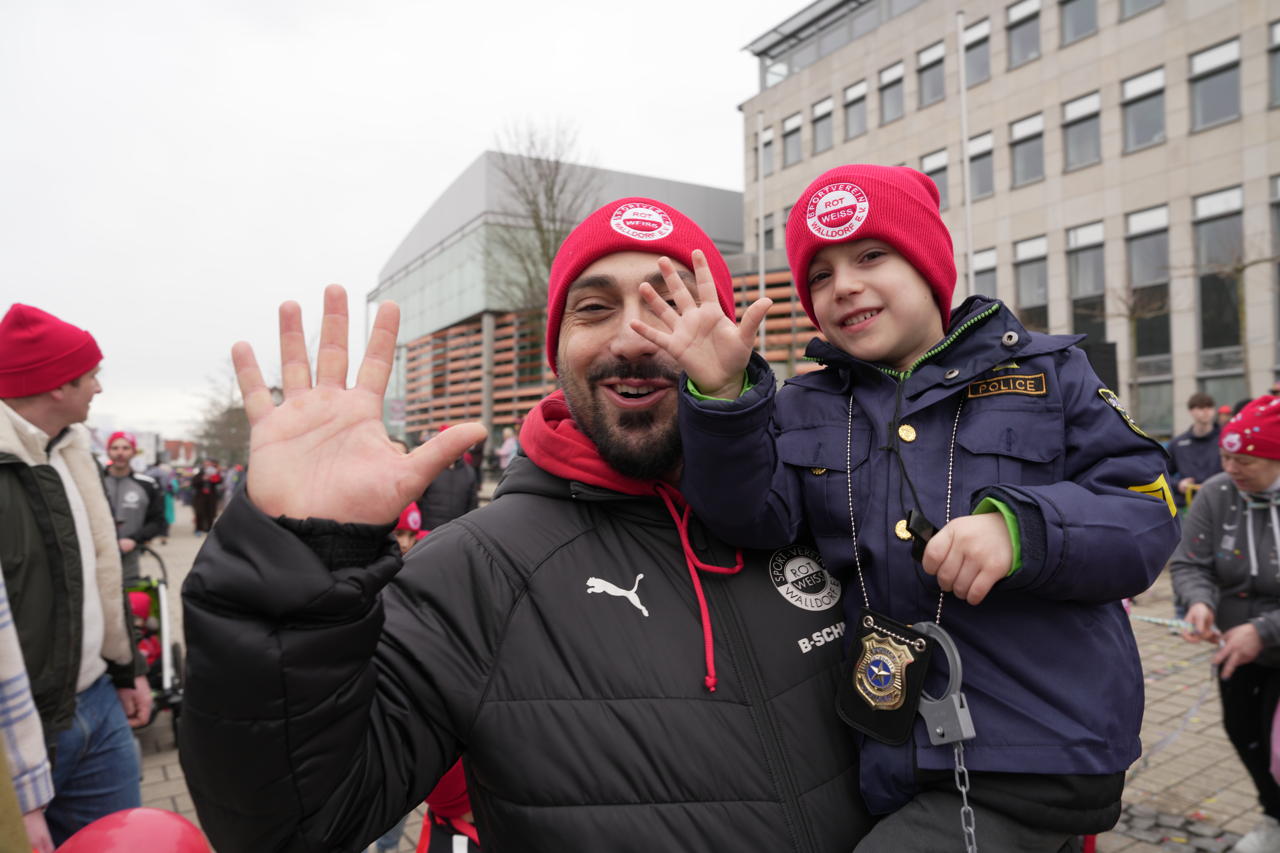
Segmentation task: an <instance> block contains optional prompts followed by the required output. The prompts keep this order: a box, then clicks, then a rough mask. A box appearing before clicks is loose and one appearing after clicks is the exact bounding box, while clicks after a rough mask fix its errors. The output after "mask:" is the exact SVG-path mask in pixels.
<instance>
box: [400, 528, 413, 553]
mask: <svg viewBox="0 0 1280 853" xmlns="http://www.w3.org/2000/svg"><path fill="white" fill-rule="evenodd" d="M417 541H418V532H417V531H416V530H397V531H396V542H397V543H398V544H399V545H400V553H401V554H408V553H409V549H410V548H412V547H413V543H415V542H417Z"/></svg>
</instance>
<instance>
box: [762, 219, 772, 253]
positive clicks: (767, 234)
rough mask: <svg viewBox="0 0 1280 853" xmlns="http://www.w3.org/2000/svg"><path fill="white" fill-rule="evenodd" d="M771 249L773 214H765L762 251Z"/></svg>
mask: <svg viewBox="0 0 1280 853" xmlns="http://www.w3.org/2000/svg"><path fill="white" fill-rule="evenodd" d="M772 248H773V214H772V213H766V214H765V215H764V249H765V251H766V252H767V251H769V250H770V249H772Z"/></svg>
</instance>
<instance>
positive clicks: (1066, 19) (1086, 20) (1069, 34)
mask: <svg viewBox="0 0 1280 853" xmlns="http://www.w3.org/2000/svg"><path fill="white" fill-rule="evenodd" d="M1058 13H1059V15H1060V20H1061V23H1060V28H1061V30H1062V43H1063V44H1064V45H1067V44H1071V43H1072V42H1073V41H1079V40H1080V39H1082V38H1084V37H1085V36H1088V35H1093V34H1094V33H1096V32H1097V31H1098V4H1097V0H1061V2H1060V3H1059V4H1058Z"/></svg>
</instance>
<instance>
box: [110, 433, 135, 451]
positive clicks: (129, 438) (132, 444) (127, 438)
mask: <svg viewBox="0 0 1280 853" xmlns="http://www.w3.org/2000/svg"><path fill="white" fill-rule="evenodd" d="M117 438H123V439H124V440H125V441H127V442H129V446H130V447H132V448H133V449H134V450H137V449H138V440H137V439H136V438H134V437H133V434H132V433H128V432H113V433H111V437H110V438H108V439H107V447H108V448H110V447H111V442H113V441H115V440H116V439H117Z"/></svg>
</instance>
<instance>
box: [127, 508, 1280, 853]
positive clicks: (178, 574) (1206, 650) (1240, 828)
mask: <svg viewBox="0 0 1280 853" xmlns="http://www.w3.org/2000/svg"><path fill="white" fill-rule="evenodd" d="M201 541H202V540H200V539H197V538H196V537H195V536H194V534H193V533H192V524H191V514H190V511H189V510H186V509H185V508H183V507H179V515H178V520H177V521H176V522H175V524H174V529H173V531H172V535H171V536H170V538H169V541H168V543H167V544H163V545H156V546H155V547H156V550H157V551H158V552H159V553H160V554H161V556H162V557H163V558H164V560H165V563H166V565H167V567H168V569H169V575H170V585H169V594H170V597H171V604H172V610H173V612H174V614H175V624H176V626H177V631H178V632H179V636H180V631H181V624H182V623H181V619H182V616H181V613H182V611H181V602H180V601H179V590H180V589H181V585H182V580H183V579H184V578H185V577H186V574H187V571H188V570H189V569H190V567H191V563H192V561H193V559H194V557H195V554H196V551H197V550H199V547H200V543H201ZM1172 609H1173V605H1172V593H1171V591H1170V587H1169V583H1168V579H1167V577H1165V576H1162V577H1161V578H1160V579H1159V580H1158V581H1157V582H1156V584H1155V586H1154V587H1152V589H1151V590H1150V591H1149V592H1147V593H1146V594H1144V595H1143V596H1141V598H1140V599H1139V600H1138V602H1137V603H1136V605H1135V606H1134V613H1135V614H1138V615H1143V616H1153V617H1161V618H1167V617H1169V616H1171V615H1172ZM1134 634H1135V635H1136V636H1137V639H1138V648H1139V651H1140V652H1141V654H1142V664H1143V672H1144V676H1145V679H1146V691H1147V701H1146V714H1145V716H1144V720H1143V725H1142V743H1143V747H1144V751H1145V754H1144V756H1143V758H1141V759H1139V761H1138V762H1137V763H1136V764H1135V765H1134V766H1133V768H1132V769H1131V770H1130V778H1129V782H1128V784H1127V785H1126V787H1125V794H1124V801H1125V811H1124V815H1123V817H1122V818H1121V822H1120V824H1119V825H1118V826H1117V828H1116V829H1115V830H1113V831H1111V832H1108V833H1106V834H1105V835H1102V836H1100V837H1099V839H1098V850H1099V851H1100V853H1167V851H1171V850H1181V851H1197V850H1199V851H1205V853H1220V851H1223V850H1229V849H1230V846H1231V844H1233V843H1234V841H1235V838H1237V837H1238V836H1239V835H1241V834H1243V833H1245V832H1248V831H1249V829H1251V828H1252V827H1253V825H1254V823H1256V822H1257V820H1258V819H1259V817H1260V815H1261V812H1260V811H1259V809H1258V805H1257V796H1256V794H1255V793H1254V790H1253V783H1252V782H1251V781H1250V780H1249V777H1248V774H1247V773H1246V772H1245V770H1244V767H1243V766H1241V764H1240V762H1239V760H1238V759H1237V758H1236V755H1235V751H1234V750H1232V748H1231V745H1230V744H1229V743H1228V742H1227V739H1226V735H1225V734H1224V733H1223V731H1222V710H1221V707H1220V705H1219V702H1218V692H1217V690H1216V689H1215V688H1214V687H1213V686H1212V685H1211V684H1210V680H1209V679H1210V672H1209V658H1210V655H1211V649H1210V647H1209V646H1207V645H1205V644H1191V643H1186V642H1184V641H1183V640H1182V639H1181V638H1180V637H1178V636H1177V635H1176V634H1173V633H1171V632H1170V630H1169V629H1168V628H1166V627H1164V626H1160V625H1154V624H1150V623H1147V622H1141V621H1137V620H1135V622H1134ZM1104 665H1105V663H1104ZM1206 686H1208V689H1206ZM1193 709H1194V710H1193ZM139 739H140V740H141V742H142V749H143V759H142V765H143V779H142V801H143V805H146V806H150V807H153V808H160V809H167V810H170V811H176V812H178V813H179V814H182V815H183V816H184V817H186V818H188V819H189V820H191V821H192V822H193V823H195V824H196V825H197V826H198V825H199V821H198V820H197V818H196V815H195V809H194V806H193V805H192V802H191V796H190V795H189V794H188V793H187V789H186V784H185V782H184V781H183V776H182V768H181V766H179V763H178V752H177V748H176V746H175V744H174V739H173V729H172V726H171V724H170V719H169V714H168V713H167V712H165V713H162V714H160V715H159V716H158V718H157V720H156V721H155V722H154V723H152V725H151V726H150V727H149V728H147V729H144V730H143V731H142V732H140V733H139ZM421 822H422V811H421V809H419V810H418V811H417V812H415V814H414V815H413V816H411V817H410V819H409V822H408V824H407V826H406V831H405V835H404V839H403V840H402V842H401V845H400V850H401V851H412V850H414V847H415V845H416V843H417V839H418V833H419V830H420V827H421Z"/></svg>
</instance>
